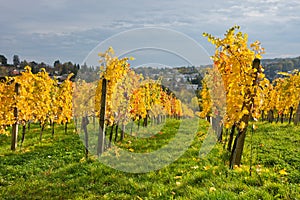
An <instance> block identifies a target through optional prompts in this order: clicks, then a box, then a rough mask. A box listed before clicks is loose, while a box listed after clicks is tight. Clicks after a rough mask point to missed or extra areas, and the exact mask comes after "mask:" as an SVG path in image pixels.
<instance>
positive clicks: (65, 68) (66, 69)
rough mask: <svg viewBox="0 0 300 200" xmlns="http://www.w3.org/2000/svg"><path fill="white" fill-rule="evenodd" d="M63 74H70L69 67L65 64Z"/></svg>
mask: <svg viewBox="0 0 300 200" xmlns="http://www.w3.org/2000/svg"><path fill="white" fill-rule="evenodd" d="M61 74H68V67H67V65H66V64H63V66H62V70H61Z"/></svg>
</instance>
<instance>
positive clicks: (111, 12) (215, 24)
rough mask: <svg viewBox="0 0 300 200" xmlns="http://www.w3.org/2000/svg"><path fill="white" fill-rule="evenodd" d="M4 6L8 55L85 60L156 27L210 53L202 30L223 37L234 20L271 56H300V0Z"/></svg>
mask: <svg viewBox="0 0 300 200" xmlns="http://www.w3.org/2000/svg"><path fill="white" fill-rule="evenodd" d="M1 6H2V7H1V12H0V23H1V29H0V47H1V48H0V53H3V54H7V56H8V57H10V55H13V54H15V53H18V54H21V55H23V56H24V58H27V57H28V58H30V59H36V60H37V61H38V60H39V59H43V60H45V61H46V62H48V63H52V62H53V59H57V58H61V59H63V60H74V61H75V62H80V60H82V59H83V58H84V57H85V55H86V54H87V52H89V50H91V49H93V48H94V47H95V46H96V45H97V44H98V43H99V42H101V41H103V40H104V39H106V38H108V37H110V36H111V35H113V34H116V33H118V32H121V31H124V30H129V29H132V28H142V27H153V26H157V27H164V28H170V29H174V30H177V31H181V32H183V33H185V34H187V35H189V36H191V37H192V38H194V39H195V40H196V41H197V42H199V43H201V45H203V46H204V47H205V48H207V49H208V51H209V52H210V53H211V52H213V50H212V47H211V45H210V44H208V43H207V42H206V41H205V39H203V38H202V36H201V35H202V32H204V31H205V32H209V33H212V34H213V35H217V36H222V35H223V34H224V32H225V30H227V29H228V28H229V27H231V26H233V25H234V24H238V25H240V26H241V27H242V30H243V31H245V32H247V33H248V34H249V36H250V39H251V40H261V42H262V44H263V45H264V46H265V47H266V50H267V52H268V53H267V54H266V56H270V57H271V56H274V55H277V56H280V54H282V55H287V54H297V53H298V54H300V52H299V48H297V45H298V46H299V45H300V41H299V40H300V39H298V38H299V36H298V32H299V27H300V26H299V25H300V13H299V12H298V11H299V10H300V2H299V1H298V0H290V1H285V0H245V1H243V2H241V3H237V2H236V1H233V0H229V1H221V0H209V1H208V0H204V1H196V0H190V1H181V0H166V1H148V0H131V1H129V0H123V1H110V0H101V1H99V0H89V1H86V2H85V3H83V2H82V1H79V0H73V1H71V0H52V1H46V0H40V1H35V0H27V1H17V0H10V1H6V2H5V3H3V4H2V5H1ZM289 46H290V48H289ZM23 56H20V57H21V58H22V57H23Z"/></svg>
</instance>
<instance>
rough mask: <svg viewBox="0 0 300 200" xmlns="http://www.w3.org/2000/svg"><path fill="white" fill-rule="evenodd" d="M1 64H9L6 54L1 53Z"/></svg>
mask: <svg viewBox="0 0 300 200" xmlns="http://www.w3.org/2000/svg"><path fill="white" fill-rule="evenodd" d="M0 65H7V58H6V57H5V56H4V55H0Z"/></svg>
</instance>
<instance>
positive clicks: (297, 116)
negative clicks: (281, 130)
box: [294, 103, 300, 125]
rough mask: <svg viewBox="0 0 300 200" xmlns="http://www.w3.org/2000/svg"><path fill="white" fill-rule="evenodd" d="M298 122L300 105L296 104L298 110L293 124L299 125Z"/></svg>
mask: <svg viewBox="0 0 300 200" xmlns="http://www.w3.org/2000/svg"><path fill="white" fill-rule="evenodd" d="M299 120H300V103H299V104H298V108H297V111H296V114H295V118H294V124H295V125H297V124H298V123H299Z"/></svg>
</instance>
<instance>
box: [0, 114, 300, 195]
mask: <svg viewBox="0 0 300 200" xmlns="http://www.w3.org/2000/svg"><path fill="white" fill-rule="evenodd" d="M179 125H180V122H179V121H177V120H168V121H167V124H166V125H165V126H164V127H163V129H161V131H160V132H159V133H158V134H156V135H155V136H152V137H150V138H144V139H138V138H136V137H133V136H127V137H126V138H125V140H124V141H123V142H122V143H118V146H119V147H122V148H125V149H128V150H130V151H135V152H147V151H155V150H157V149H159V148H161V147H162V146H164V145H165V144H167V143H168V141H169V140H170V139H172V138H174V137H175V132H176V128H175V129H174V127H178V126H179ZM258 126H259V129H258V130H257V131H256V132H255V133H254V135H253V140H252V145H253V146H252V147H253V154H252V156H253V169H254V172H253V174H252V176H249V163H250V138H251V137H250V134H251V133H250V132H249V133H248V136H247V143H246V146H245V154H244V158H243V165H242V166H241V167H240V168H236V169H234V170H229V169H228V167H227V165H228V163H227V157H228V155H227V153H226V151H224V150H223V144H220V143H218V144H217V145H216V146H214V148H213V149H212V151H211V152H210V153H209V154H208V155H207V156H205V157H204V158H201V159H200V158H199V150H200V149H201V144H202V142H203V140H204V139H205V137H206V132H207V128H208V127H207V124H206V122H204V121H201V123H200V128H199V129H198V131H197V134H196V137H195V138H194V141H193V142H192V145H191V146H190V147H189V148H188V150H187V151H185V153H184V154H183V155H182V156H181V157H180V158H179V159H178V160H176V161H175V162H173V163H171V164H170V165H168V166H166V167H163V168H162V169H160V170H157V171H152V172H149V173H138V174H133V173H126V172H122V171H118V170H115V169H112V168H109V167H107V166H105V165H104V164H102V163H100V162H98V161H97V160H95V159H94V158H93V157H91V158H90V159H89V160H85V158H84V146H83V143H82V141H81V140H80V137H79V136H78V135H77V134H76V133H74V132H73V131H72V130H71V129H70V130H69V132H68V134H64V128H63V127H58V129H57V131H56V134H55V136H54V138H52V136H51V131H50V129H49V130H46V132H45V134H44V135H43V138H44V139H43V141H42V142H39V140H38V138H39V135H38V134H39V128H38V126H35V125H33V126H32V129H31V131H30V132H29V133H28V134H27V135H26V139H25V143H24V145H23V148H22V149H21V150H20V149H19V148H18V151H16V152H11V151H10V150H9V143H10V138H9V137H7V136H4V135H0V199H300V189H299V188H300V134H299V133H300V128H299V127H294V126H289V125H287V124H283V125H281V124H278V125H275V124H264V123H259V124H258ZM150 128H151V127H150Z"/></svg>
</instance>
